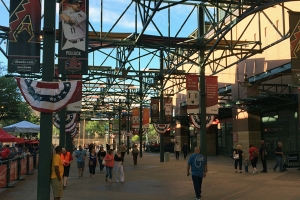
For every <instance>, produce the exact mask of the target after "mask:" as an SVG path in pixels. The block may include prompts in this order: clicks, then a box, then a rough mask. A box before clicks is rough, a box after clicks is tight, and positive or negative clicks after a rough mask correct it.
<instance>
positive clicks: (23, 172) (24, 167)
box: [20, 158, 27, 175]
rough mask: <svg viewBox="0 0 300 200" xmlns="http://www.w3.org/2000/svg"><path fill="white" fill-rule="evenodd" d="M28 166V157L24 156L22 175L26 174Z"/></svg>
mask: <svg viewBox="0 0 300 200" xmlns="http://www.w3.org/2000/svg"><path fill="white" fill-rule="evenodd" d="M26 167H27V159H26V158H23V159H22V160H21V172H20V173H21V175H24V174H26Z"/></svg>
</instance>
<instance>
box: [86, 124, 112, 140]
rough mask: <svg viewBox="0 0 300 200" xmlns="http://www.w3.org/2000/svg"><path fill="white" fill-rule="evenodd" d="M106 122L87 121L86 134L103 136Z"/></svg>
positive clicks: (97, 136) (95, 136)
mask: <svg viewBox="0 0 300 200" xmlns="http://www.w3.org/2000/svg"><path fill="white" fill-rule="evenodd" d="M106 126H107V122H102V121H88V122H87V123H86V125H85V132H86V134H90V136H91V137H94V138H101V137H104V136H105V127H106Z"/></svg>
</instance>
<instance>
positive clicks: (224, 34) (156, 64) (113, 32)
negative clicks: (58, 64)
mask: <svg viewBox="0 0 300 200" xmlns="http://www.w3.org/2000/svg"><path fill="white" fill-rule="evenodd" d="M90 2H91V4H93V5H90V10H97V11H98V13H99V15H98V16H97V17H96V18H93V19H90V22H89V25H90V26H89V43H88V51H89V71H88V72H89V74H88V76H84V77H83V103H84V108H88V109H93V108H94V105H97V104H99V102H101V101H104V100H105V102H107V103H111V104H112V105H113V104H114V103H117V102H118V101H119V99H127V101H128V100H129V99H128V97H129V96H130V98H131V99H130V101H131V103H132V104H135V103H140V102H142V103H143V104H146V103H148V101H149V97H151V96H158V95H159V94H160V91H162V90H163V91H164V94H165V95H168V96H172V95H174V94H175V93H177V92H180V91H182V90H184V89H185V74H190V73H197V74H198V73H199V69H200V67H204V66H205V70H206V72H207V74H208V75H218V73H220V72H222V71H224V70H226V69H228V68H230V67H232V66H235V65H236V64H237V63H239V62H241V61H242V60H245V59H247V58H249V57H251V56H253V55H255V54H258V53H261V52H263V51H264V50H266V49H268V48H269V47H271V46H273V45H276V44H277V43H279V42H281V41H283V40H285V39H287V38H289V32H288V30H286V29H278V28H276V26H275V25H274V22H272V20H271V19H269V18H268V16H267V15H266V14H265V12H264V10H265V9H267V8H270V7H272V6H274V5H277V6H281V7H282V13H278V15H279V16H280V17H282V18H285V14H284V13H285V11H286V10H287V9H290V8H286V6H285V4H288V2H287V1H283V0H274V1H266V0H253V1H241V0H228V1H227V0H220V1H219V0H213V1H192V0H181V1H175V0H148V1H146V0H135V1H128V2H127V1H125V2H126V3H124V2H123V4H120V5H118V6H116V1H113V0H111V1H103V0H100V1H99V2H97V3H95V2H92V1H90ZM2 4H3V5H4V7H5V8H7V12H9V10H8V9H9V8H8V4H6V3H5V2H4V1H2ZM92 6H95V7H92ZM109 6H113V7H114V8H115V13H114V14H115V15H114V16H110V15H109V14H110V13H108V11H107V8H108V7H109ZM92 8H93V9H92ZM179 14H180V15H179ZM115 16H117V17H115ZM178 16H180V17H178ZM257 16H259V17H258V18H259V19H260V20H261V19H262V18H264V19H265V21H268V22H269V23H270V24H271V25H272V26H273V27H274V34H277V35H278V37H277V39H276V40H274V41H269V43H268V44H267V45H266V44H264V43H263V42H262V38H261V35H262V32H263V28H262V27H260V23H259V21H257V20H255V19H257ZM108 18H109V20H114V21H113V22H112V23H111V24H110V25H108V23H107V21H108ZM95 19H96V21H97V23H96V24H97V26H96V25H94V24H93V23H92V20H95ZM242 21H243V26H244V27H239V30H241V31H239V32H234V33H233V29H234V28H235V27H236V26H237V25H238V24H239V23H240V22H242ZM129 22H130V25H131V26H130V27H131V28H129V27H128V26H127V27H126V29H124V28H123V27H124V24H126V23H129ZM253 23H255V24H257V26H258V30H259V33H258V35H257V37H256V38H254V39H249V38H245V37H244V34H245V32H249V31H252V30H249V29H248V28H249V27H250V25H251V24H253ZM124 30H126V31H124ZM8 31H9V28H8V23H7V24H2V25H1V26H0V44H3V43H7V33H8ZM58 31H59V30H57V31H56V34H58ZM41 35H43V32H42V31H41ZM57 38H58V37H57ZM42 47H43V44H41V48H42ZM0 50H1V52H2V54H3V55H4V56H5V57H6V58H7V50H6V49H5V48H3V47H2V46H1V49H0ZM200 51H203V52H204V58H203V60H202V62H200V61H199V56H198V54H199V52H200ZM186 66H189V67H186ZM161 69H163V70H161ZM41 70H42V69H41ZM22 76H25V77H31V78H34V79H38V78H40V73H36V74H26V75H25V74H22ZM161 81H163V82H161ZM122 101H123V100H122ZM97 102H98V103H97Z"/></svg>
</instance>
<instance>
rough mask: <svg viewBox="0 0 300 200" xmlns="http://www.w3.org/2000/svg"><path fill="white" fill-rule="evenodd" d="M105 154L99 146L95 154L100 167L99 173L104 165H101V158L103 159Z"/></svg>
mask: <svg viewBox="0 0 300 200" xmlns="http://www.w3.org/2000/svg"><path fill="white" fill-rule="evenodd" d="M105 155H106V152H105V151H104V148H103V146H102V145H101V146H100V150H99V151H98V153H97V157H98V161H99V165H100V172H103V168H104V165H103V164H102V161H103V158H104V157H105Z"/></svg>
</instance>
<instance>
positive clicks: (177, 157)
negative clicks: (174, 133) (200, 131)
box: [174, 142, 180, 160]
mask: <svg viewBox="0 0 300 200" xmlns="http://www.w3.org/2000/svg"><path fill="white" fill-rule="evenodd" d="M174 151H175V156H176V160H179V152H180V146H179V144H178V142H176V143H175V145H174Z"/></svg>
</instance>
